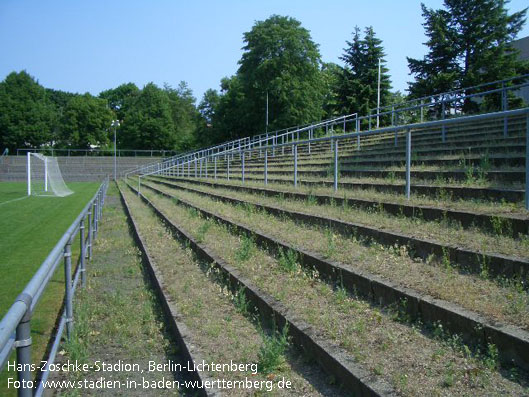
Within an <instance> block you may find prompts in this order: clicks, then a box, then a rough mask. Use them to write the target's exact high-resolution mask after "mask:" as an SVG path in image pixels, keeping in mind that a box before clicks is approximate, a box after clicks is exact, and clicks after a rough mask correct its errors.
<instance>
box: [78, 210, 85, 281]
mask: <svg viewBox="0 0 529 397" xmlns="http://www.w3.org/2000/svg"><path fill="white" fill-rule="evenodd" d="M79 240H80V241H81V253H80V260H81V262H80V264H79V266H81V268H80V270H79V271H80V272H81V285H82V286H83V287H84V286H85V285H86V252H85V251H86V246H85V240H84V219H81V223H80V224H79Z"/></svg>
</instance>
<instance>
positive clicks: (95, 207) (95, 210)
mask: <svg viewBox="0 0 529 397" xmlns="http://www.w3.org/2000/svg"><path fill="white" fill-rule="evenodd" d="M139 178H140V177H139V176H138V180H139ZM97 207H98V204H97V196H96V199H95V200H94V235H93V237H92V239H93V240H95V238H96V236H97V217H98V213H99V210H98V208H97Z"/></svg>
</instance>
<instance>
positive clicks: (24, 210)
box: [0, 182, 99, 390]
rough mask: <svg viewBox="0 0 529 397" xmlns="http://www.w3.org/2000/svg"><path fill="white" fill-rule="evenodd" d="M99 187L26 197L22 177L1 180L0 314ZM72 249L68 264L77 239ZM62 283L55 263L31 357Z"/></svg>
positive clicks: (35, 324) (39, 351) (46, 331)
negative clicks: (67, 193) (54, 272)
mask: <svg viewBox="0 0 529 397" xmlns="http://www.w3.org/2000/svg"><path fill="white" fill-rule="evenodd" d="M98 186H99V183H92V182H88V183H83V182H78V183H73V182H72V183H68V187H69V188H70V189H72V190H73V191H74V194H72V195H70V196H67V197H47V196H46V197H44V196H41V197H39V196H29V197H28V196H27V185H26V184H25V183H24V182H0V253H1V255H0V318H1V317H3V316H4V315H5V313H6V312H7V310H8V309H9V307H10V306H11V304H12V303H13V301H14V299H15V298H16V296H17V295H18V294H19V293H21V292H22V290H23V289H24V287H25V286H26V284H27V283H28V282H29V280H30V279H31V277H33V275H34V274H35V272H36V271H37V269H38V268H39V267H40V265H41V263H42V261H43V260H44V259H45V258H46V257H47V256H48V254H49V252H50V251H51V250H52V249H53V247H54V246H55V245H56V244H57V242H58V240H59V238H61V237H62V235H63V234H64V232H65V231H66V230H67V229H68V227H69V226H70V225H71V224H72V222H73V221H74V220H75V218H76V217H77V216H78V215H79V212H81V210H82V209H83V208H84V207H85V205H86V203H87V202H88V201H89V200H90V199H91V198H92V197H93V195H94V194H95V192H96V191H97V188H98ZM72 250H73V253H74V256H73V257H72V263H77V262H76V261H77V255H78V251H79V243H78V238H77V239H76V240H75V242H74V244H73V245H72ZM74 260H75V262H74ZM63 282H64V270H63V267H62V266H60V265H59V266H58V267H57V271H56V274H55V275H54V277H53V278H52V280H51V281H50V283H49V284H48V286H47V288H46V291H45V292H44V294H43V296H42V298H41V300H40V302H39V305H38V306H37V309H36V310H35V312H34V315H33V318H32V319H31V328H32V338H33V349H32V350H33V352H32V356H33V360H34V361H36V360H40V359H41V358H42V355H43V353H44V351H45V348H46V343H47V340H48V339H49V337H50V333H51V331H52V328H53V325H54V323H55V319H56V318H57V313H58V310H59V309H60V307H61V304H62V301H63V293H64V285H63ZM7 375H8V374H7V371H4V373H3V374H2V375H1V376H0V390H5V387H4V386H5V385H4V382H5V381H6V376H7ZM9 376H16V374H10V375H9Z"/></svg>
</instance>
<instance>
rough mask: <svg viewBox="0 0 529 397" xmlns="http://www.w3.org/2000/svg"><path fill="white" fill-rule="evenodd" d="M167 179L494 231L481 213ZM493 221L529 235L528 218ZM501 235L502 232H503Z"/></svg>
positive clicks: (513, 232) (500, 218)
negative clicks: (445, 221)
mask: <svg viewBox="0 0 529 397" xmlns="http://www.w3.org/2000/svg"><path fill="white" fill-rule="evenodd" d="M166 178H167V179H169V180H175V181H183V182H187V183H192V184H197V185H203V186H208V187H221V188H224V189H230V190H233V191H241V192H245V193H252V194H264V195H266V196H267V197H279V196H280V195H282V196H283V197H285V198H288V199H295V200H301V201H306V200H308V199H309V197H311V198H312V199H315V200H317V203H318V204H320V205H330V204H332V202H334V203H335V204H336V205H339V206H343V205H345V204H347V205H348V206H351V207H357V208H363V209H369V208H377V210H382V209H383V210H384V211H385V212H387V213H389V214H391V215H403V216H406V217H408V218H415V217H418V218H420V219H424V220H425V221H441V220H443V219H449V220H451V221H455V222H457V223H460V224H461V226H463V227H464V228H470V227H474V226H475V227H480V228H481V229H482V230H483V231H485V232H493V231H494V225H493V222H494V221H493V217H491V216H489V215H484V214H475V213H469V212H463V211H452V210H445V209H441V208H433V207H424V206H412V205H402V204H395V203H388V202H384V203H379V202H374V201H369V200H361V199H354V198H341V197H332V196H325V195H320V194H312V195H308V194H304V193H293V192H278V191H274V190H270V189H264V188H263V189H260V188H252V187H245V186H233V185H224V184H214V183H211V182H205V181H198V180H194V179H180V178H171V177H166ZM155 181H156V182H158V183H165V182H163V181H161V180H160V179H155ZM165 184H166V185H167V186H172V185H171V184H170V183H165ZM495 218H496V219H497V220H499V221H501V222H502V224H509V225H510V226H511V230H512V234H511V235H508V237H512V238H516V237H518V234H527V233H529V219H518V218H512V217H505V216H497V217H495ZM504 234H505V233H504Z"/></svg>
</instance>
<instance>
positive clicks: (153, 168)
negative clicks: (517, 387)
mask: <svg viewBox="0 0 529 397" xmlns="http://www.w3.org/2000/svg"><path fill="white" fill-rule="evenodd" d="M528 79H529V74H528V75H523V76H516V77H512V78H510V79H505V80H499V81H495V82H491V83H485V84H481V85H479V86H474V87H468V88H462V89H459V90H454V91H449V92H445V93H441V94H435V95H431V96H428V97H423V98H419V99H416V100H412V101H408V102H404V103H402V104H395V105H391V110H389V111H382V112H380V111H379V112H377V113H375V114H373V113H372V111H371V110H370V111H369V114H368V115H367V116H359V115H358V114H357V113H353V114H350V115H345V116H340V117H337V118H333V119H329V120H324V121H321V122H318V123H313V124H308V125H306V126H302V127H299V126H297V127H290V128H287V129H284V130H278V131H274V132H270V133H267V134H261V135H256V136H253V137H246V138H240V139H237V140H235V141H231V142H227V143H223V144H221V145H217V146H213V147H209V148H205V149H200V150H197V151H193V152H188V153H185V154H182V155H178V156H174V157H172V158H169V159H166V160H164V161H163V162H158V163H153V164H149V165H146V166H141V167H137V168H135V169H133V170H130V171H128V172H126V173H123V174H122V175H123V176H124V177H128V176H129V175H130V174H141V175H145V176H146V175H152V174H157V173H160V171H163V170H169V169H172V168H173V167H174V166H175V165H176V166H178V165H181V164H183V165H185V164H187V163H188V162H189V161H190V159H195V158H198V159H203V158H210V157H212V156H213V155H223V156H224V158H225V160H226V159H227V158H229V157H231V159H232V160H233V158H234V156H236V155H238V157H239V158H240V153H241V151H243V150H244V151H248V150H250V151H252V152H253V151H255V149H259V157H262V150H263V149H264V148H265V147H268V148H270V149H271V152H270V154H271V156H272V157H274V156H275V153H276V149H277V148H281V153H282V154H284V150H285V145H286V146H291V145H292V142H295V141H300V133H307V135H308V140H307V141H303V142H304V143H305V142H308V145H309V146H308V151H309V154H310V150H311V146H310V145H311V142H314V132H315V131H318V130H321V131H323V132H324V135H325V136H326V137H329V136H330V137H331V138H332V137H333V136H334V135H335V131H334V127H335V126H340V127H341V126H342V123H343V134H347V123H350V125H351V124H352V127H349V128H350V130H351V129H352V130H353V131H354V133H360V132H361V130H362V126H363V125H364V126H365V125H367V131H369V132H371V131H373V129H372V128H371V126H372V120H373V119H375V118H376V120H380V118H381V117H382V118H383V119H384V118H388V122H389V126H390V127H396V129H395V145H397V132H398V131H400V130H401V128H398V127H399V125H413V124H412V123H411V122H406V117H408V118H409V119H410V121H412V120H413V118H414V117H415V116H417V115H418V114H420V123H419V124H423V123H425V121H424V113H425V112H424V109H425V108H426V109H427V110H429V113H431V115H432V117H433V118H434V120H431V121H430V122H434V121H435V122H439V121H443V120H446V119H449V117H447V116H450V115H452V116H457V117H456V118H457V119H459V118H461V117H470V115H468V114H467V115H465V116H461V115H462V114H463V111H462V109H463V104H465V103H470V102H472V103H473V104H474V105H475V106H478V108H479V106H481V105H482V104H485V105H486V104H487V103H486V99H487V97H488V96H489V97H490V96H491V95H495V94H500V95H501V98H500V99H501V100H500V102H501V104H500V106H499V111H501V112H507V111H508V107H509V101H508V96H509V95H508V94H509V92H515V91H517V90H520V89H521V88H523V87H527V86H529V81H527V80H528ZM515 80H522V81H523V82H522V83H519V84H516V85H510V86H509V85H507V84H508V83H509V82H512V81H515ZM494 85H501V88H494V89H490V90H487V91H480V92H476V93H469V91H472V90H474V89H476V88H482V87H490V86H494ZM417 101H419V102H420V103H419V104H416V105H413V103H416V102H417ZM410 104H411V105H410ZM402 106H403V107H402ZM439 107H440V108H439ZM379 109H380V110H384V109H388V106H385V107H380V108H379ZM478 110H479V109H478ZM482 110H483V109H482ZM485 111H486V112H490V110H487V109H486V110H485ZM427 113H428V112H427ZM484 114H489V113H484ZM403 121H404V123H402V122H403ZM376 124H377V125H378V126H379V125H380V123H379V122H377V123H376ZM439 125H440V126H441V137H442V141H443V142H445V139H446V129H445V127H446V124H445V123H439ZM382 128H387V127H382ZM376 129H377V130H378V131H380V130H381V129H380V128H379V127H377V128H376ZM503 133H504V136H507V116H505V117H504V122H503ZM343 134H338V135H343ZM356 136H357V147H358V149H360V136H361V135H360V134H358V135H356ZM278 138H281V144H278V141H279V139H278ZM300 142H301V141H300ZM330 144H331V151H332V150H333V149H332V145H334V141H332V140H331V142H330ZM282 145H283V146H282Z"/></svg>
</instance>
